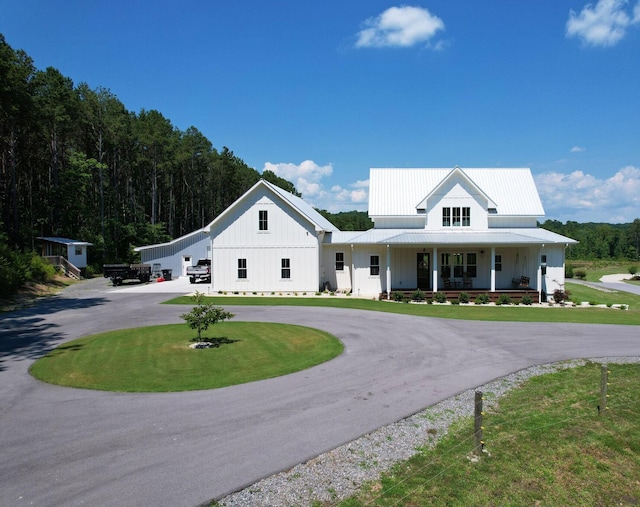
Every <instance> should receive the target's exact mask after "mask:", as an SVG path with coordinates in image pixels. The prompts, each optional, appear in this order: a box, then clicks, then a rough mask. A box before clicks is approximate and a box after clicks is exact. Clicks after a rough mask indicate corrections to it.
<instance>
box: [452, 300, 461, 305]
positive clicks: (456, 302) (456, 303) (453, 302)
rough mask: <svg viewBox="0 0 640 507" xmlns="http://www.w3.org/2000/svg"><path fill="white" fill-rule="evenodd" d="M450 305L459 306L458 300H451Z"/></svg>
mask: <svg viewBox="0 0 640 507" xmlns="http://www.w3.org/2000/svg"><path fill="white" fill-rule="evenodd" d="M451 304H452V305H459V304H460V300H459V299H452V300H451Z"/></svg>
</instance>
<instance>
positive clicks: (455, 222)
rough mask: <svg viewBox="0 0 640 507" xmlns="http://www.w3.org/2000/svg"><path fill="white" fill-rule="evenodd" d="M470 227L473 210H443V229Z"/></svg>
mask: <svg viewBox="0 0 640 507" xmlns="http://www.w3.org/2000/svg"><path fill="white" fill-rule="evenodd" d="M451 226H453V227H460V226H463V227H470V226H471V208H469V207H464V208H459V207H454V208H442V227H451Z"/></svg>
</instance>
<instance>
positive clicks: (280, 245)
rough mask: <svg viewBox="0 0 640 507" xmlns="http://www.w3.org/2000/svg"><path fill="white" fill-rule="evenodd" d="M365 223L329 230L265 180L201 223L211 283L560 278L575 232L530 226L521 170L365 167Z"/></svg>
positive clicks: (374, 292)
mask: <svg viewBox="0 0 640 507" xmlns="http://www.w3.org/2000/svg"><path fill="white" fill-rule="evenodd" d="M369 216H370V217H371V219H372V220H373V222H374V228H373V229H370V230H368V231H358V232H346V231H345V232H343V231H338V230H337V229H336V228H335V227H334V226H333V225H332V224H331V223H330V222H329V221H327V220H326V219H325V218H324V217H323V216H322V215H320V214H319V213H318V212H317V211H315V210H314V209H313V208H312V207H311V206H310V205H308V204H307V203H305V202H304V201H303V200H302V199H300V198H298V197H296V196H294V195H292V194H290V193H288V192H286V191H284V190H282V189H280V188H279V187H276V186H275V185H272V184H270V183H268V182H266V181H264V180H261V181H259V182H258V183H256V184H255V185H254V186H253V187H252V188H251V189H249V190H248V191H247V192H246V193H245V194H244V195H243V196H242V197H240V198H239V199H238V200H237V201H236V202H235V203H234V204H233V205H231V206H230V207H229V208H228V209H227V210H226V211H225V212H224V213H222V214H221V215H220V216H218V217H217V218H216V219H215V220H214V221H213V222H211V223H210V224H209V225H208V226H207V227H205V228H204V230H203V232H204V233H206V234H209V235H210V241H211V256H212V257H211V258H212V271H213V276H212V282H211V283H212V289H213V291H214V292H218V291H224V292H226V291H232V292H245V293H251V292H278V291H279V292H284V291H286V292H315V291H317V290H320V289H324V288H326V287H330V288H331V290H339V291H345V292H351V293H352V294H353V295H354V296H362V297H378V296H380V295H381V294H382V295H388V294H391V292H393V291H396V290H401V291H411V290H415V289H417V288H420V289H422V290H423V291H425V292H427V293H434V292H437V291H447V292H449V291H453V292H455V291H466V292H470V293H477V292H487V293H490V294H492V295H494V296H495V295H496V294H498V293H503V292H509V291H522V290H527V291H529V292H531V293H533V294H534V295H535V294H536V293H537V298H539V299H540V300H544V299H545V298H548V297H550V296H551V295H552V294H553V291H554V290H556V289H561V288H563V286H564V259H565V256H564V252H565V248H566V247H567V246H568V245H569V244H572V243H575V241H574V240H572V239H570V238H567V237H564V236H561V235H559V234H555V233H552V232H550V231H546V230H544V229H540V228H538V227H537V220H538V219H540V218H542V217H543V216H544V210H543V207H542V203H541V202H540V197H539V195H538V192H537V189H536V187H535V184H534V181H533V177H532V175H531V171H530V170H529V169H461V168H459V167H455V168H453V169H371V173H370V189H369Z"/></svg>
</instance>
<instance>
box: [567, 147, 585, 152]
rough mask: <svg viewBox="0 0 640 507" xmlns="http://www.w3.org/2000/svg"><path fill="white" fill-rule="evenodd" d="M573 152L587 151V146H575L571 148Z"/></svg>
mask: <svg viewBox="0 0 640 507" xmlns="http://www.w3.org/2000/svg"><path fill="white" fill-rule="evenodd" d="M569 151H570V152H571V153H582V152H583V151H587V149H586V148H583V147H582V146H574V147H573V148H571V150H569Z"/></svg>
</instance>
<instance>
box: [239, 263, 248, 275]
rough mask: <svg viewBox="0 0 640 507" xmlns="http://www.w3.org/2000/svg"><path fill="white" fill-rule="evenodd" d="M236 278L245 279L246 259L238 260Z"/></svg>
mask: <svg viewBox="0 0 640 507" xmlns="http://www.w3.org/2000/svg"><path fill="white" fill-rule="evenodd" d="M238 278H247V259H238Z"/></svg>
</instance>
